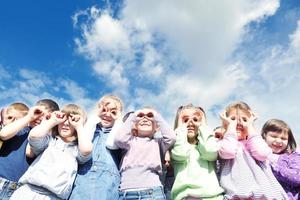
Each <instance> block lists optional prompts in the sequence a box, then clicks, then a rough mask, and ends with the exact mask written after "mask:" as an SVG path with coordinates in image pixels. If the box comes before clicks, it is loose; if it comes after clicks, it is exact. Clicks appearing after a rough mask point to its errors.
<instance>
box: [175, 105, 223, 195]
mask: <svg viewBox="0 0 300 200" xmlns="http://www.w3.org/2000/svg"><path fill="white" fill-rule="evenodd" d="M174 127H175V129H176V130H175V132H176V143H175V145H174V148H173V149H172V151H171V158H172V163H173V166H174V172H175V182H174V185H173V188H172V191H171V195H172V199H174V200H181V199H223V195H222V192H223V189H222V188H221V187H220V186H219V183H218V180H217V176H216V174H215V171H214V161H215V160H216V159H217V155H218V152H217V142H216V140H215V138H214V136H213V133H212V131H210V130H209V128H208V127H207V125H206V118H205V113H204V110H203V109H202V108H200V107H195V106H193V105H192V104H189V105H186V106H181V107H179V109H178V110H177V114H176V118H175V126H174Z"/></svg>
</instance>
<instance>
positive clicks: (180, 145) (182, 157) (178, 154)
mask: <svg viewBox="0 0 300 200" xmlns="http://www.w3.org/2000/svg"><path fill="white" fill-rule="evenodd" d="M175 132H176V142H175V144H174V147H173V149H172V151H171V158H172V160H174V161H177V162H186V160H187V159H188V157H189V155H190V151H191V150H190V146H189V145H190V144H189V143H188V141H187V128H186V127H185V126H181V127H179V128H177V129H176V130H175Z"/></svg>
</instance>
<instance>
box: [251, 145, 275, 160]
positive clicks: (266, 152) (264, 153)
mask: <svg viewBox="0 0 300 200" xmlns="http://www.w3.org/2000/svg"><path fill="white" fill-rule="evenodd" d="M271 154H272V151H271V149H269V148H265V149H263V150H260V151H259V152H258V151H255V150H254V151H251V155H252V156H253V157H254V158H255V159H256V160H258V161H265V160H267V159H268V157H269V156H270V155H271Z"/></svg>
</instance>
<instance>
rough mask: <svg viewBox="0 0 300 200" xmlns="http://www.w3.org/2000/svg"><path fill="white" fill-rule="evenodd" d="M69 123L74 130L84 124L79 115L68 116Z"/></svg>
mask: <svg viewBox="0 0 300 200" xmlns="http://www.w3.org/2000/svg"><path fill="white" fill-rule="evenodd" d="M68 120H69V123H70V124H71V126H73V127H74V128H75V129H76V130H77V129H78V128H79V127H82V126H83V124H84V122H83V118H82V116H81V115H70V116H69V117H68Z"/></svg>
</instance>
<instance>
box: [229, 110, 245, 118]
mask: <svg viewBox="0 0 300 200" xmlns="http://www.w3.org/2000/svg"><path fill="white" fill-rule="evenodd" d="M228 115H243V116H248V117H249V116H250V113H249V111H246V110H242V109H236V108H232V109H231V110H230V111H229V112H228Z"/></svg>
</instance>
